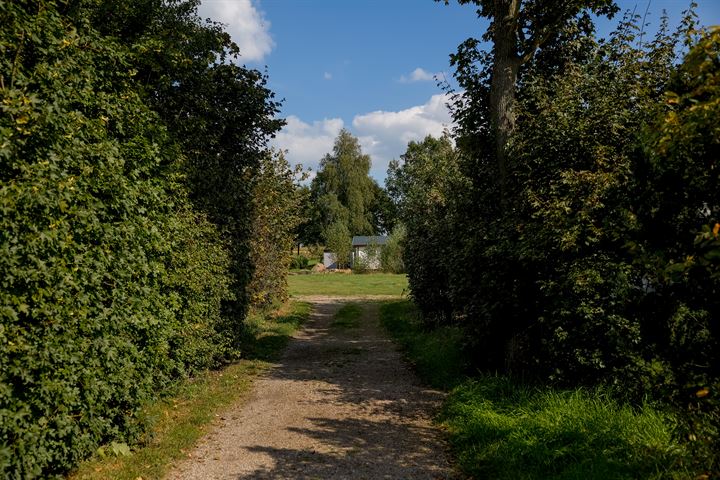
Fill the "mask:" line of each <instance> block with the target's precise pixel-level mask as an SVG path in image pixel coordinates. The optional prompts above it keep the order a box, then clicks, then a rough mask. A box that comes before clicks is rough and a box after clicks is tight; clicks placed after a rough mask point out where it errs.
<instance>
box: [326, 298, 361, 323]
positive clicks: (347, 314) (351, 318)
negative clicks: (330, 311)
mask: <svg viewBox="0 0 720 480" xmlns="http://www.w3.org/2000/svg"><path fill="white" fill-rule="evenodd" d="M361 316H362V307H361V306H360V305H358V304H357V303H347V304H345V305H343V306H342V307H341V308H340V310H338V311H337V313H335V317H334V318H333V323H332V326H333V327H336V328H357V327H359V326H360V317H361Z"/></svg>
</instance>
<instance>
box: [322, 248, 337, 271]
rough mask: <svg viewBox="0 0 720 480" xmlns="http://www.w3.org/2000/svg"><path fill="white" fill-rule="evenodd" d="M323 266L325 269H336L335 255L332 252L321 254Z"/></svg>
mask: <svg viewBox="0 0 720 480" xmlns="http://www.w3.org/2000/svg"><path fill="white" fill-rule="evenodd" d="M323 265H325V268H329V269H333V268H337V255H335V253H333V252H323Z"/></svg>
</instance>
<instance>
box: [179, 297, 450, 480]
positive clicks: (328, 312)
mask: <svg viewBox="0 0 720 480" xmlns="http://www.w3.org/2000/svg"><path fill="white" fill-rule="evenodd" d="M312 302H313V305H314V308H313V314H312V315H311V317H310V320H309V322H308V324H307V325H306V327H305V328H304V329H303V330H302V331H300V332H298V334H297V335H296V336H295V338H294V339H293V340H292V341H291V342H290V344H289V346H288V348H287V349H286V351H285V354H284V356H283V358H282V360H281V361H280V363H279V364H278V365H277V366H276V367H275V368H274V369H273V370H272V371H271V372H270V373H268V374H267V375H265V376H264V377H262V378H260V379H258V380H257V381H256V383H255V386H254V390H253V393H252V395H251V397H250V398H249V399H248V400H247V401H246V402H244V403H243V404H241V405H238V406H237V407H234V408H233V409H231V410H230V411H228V412H226V413H225V414H224V416H223V417H221V418H220V419H219V421H218V422H217V424H216V425H215V426H214V427H213V430H212V431H211V433H210V434H209V435H208V436H207V437H206V438H205V439H203V440H202V441H201V442H200V444H199V445H198V447H197V448H196V449H195V451H193V452H192V453H191V454H190V455H189V457H188V459H187V460H185V461H184V462H183V463H181V464H180V465H177V466H176V468H175V469H174V470H173V471H172V472H171V473H170V475H169V476H168V478H170V479H183V480H185V479H301V480H310V479H372V480H374V479H449V478H454V477H453V472H452V469H451V467H450V465H449V461H448V455H447V452H446V446H445V444H444V443H443V441H442V438H441V434H440V433H439V432H438V431H437V430H436V429H435V427H433V425H432V423H431V420H430V418H431V415H432V412H434V411H436V409H437V407H438V406H439V403H440V401H441V400H442V394H441V393H440V392H436V391H433V390H429V389H426V388H423V387H422V386H420V384H419V383H418V381H417V379H416V378H415V376H414V375H413V374H412V373H411V372H410V371H409V370H408V368H407V366H406V365H405V363H404V362H403V360H402V358H401V356H400V354H399V353H398V352H397V351H396V350H395V348H394V346H393V344H392V343H391V342H390V341H389V340H388V339H387V337H386V335H385V334H384V332H382V329H381V327H380V325H379V320H378V305H377V303H371V302H364V303H362V306H363V318H362V319H361V322H360V326H359V327H358V328H339V327H334V326H332V321H333V315H334V314H335V312H336V311H337V310H338V309H339V308H340V307H341V306H342V305H343V304H344V303H346V300H342V299H332V298H322V297H313V298H312Z"/></svg>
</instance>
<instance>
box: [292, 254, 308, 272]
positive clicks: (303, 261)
mask: <svg viewBox="0 0 720 480" xmlns="http://www.w3.org/2000/svg"><path fill="white" fill-rule="evenodd" d="M309 265H310V260H309V259H308V258H307V257H306V256H304V255H296V256H294V257H293V258H292V261H291V262H290V268H292V269H295V270H303V269H306V268H308V266H309Z"/></svg>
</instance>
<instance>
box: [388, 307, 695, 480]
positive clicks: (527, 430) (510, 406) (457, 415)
mask: <svg viewBox="0 0 720 480" xmlns="http://www.w3.org/2000/svg"><path fill="white" fill-rule="evenodd" d="M418 318H419V317H418V312H417V310H416V309H415V307H414V306H413V305H412V304H411V303H410V302H407V301H402V302H392V303H386V304H384V305H383V306H382V307H381V319H382V322H383V325H384V326H385V327H386V329H387V330H388V331H389V332H390V334H391V335H392V336H393V338H395V339H396V341H397V342H398V343H400V345H401V346H402V347H403V348H404V350H405V352H406V355H407V356H408V357H409V359H410V360H411V361H412V362H413V363H414V364H415V366H416V367H417V371H418V374H419V375H420V376H421V377H422V378H423V380H424V381H425V382H427V383H429V384H431V385H434V386H439V387H446V388H447V387H452V389H451V390H450V393H449V395H448V397H447V399H446V402H445V405H444V407H443V410H442V413H441V415H440V417H439V421H440V422H441V424H442V425H443V426H444V427H445V428H446V430H447V431H448V433H449V437H450V442H451V445H452V447H453V450H454V452H455V455H456V457H457V460H458V464H459V466H460V468H461V469H462V470H463V471H464V472H465V473H466V474H468V475H471V476H473V477H475V478H493V479H499V480H502V479H513V480H516V479H589V480H592V479H598V480H599V479H626V478H627V479H634V478H644V479H653V478H656V479H660V478H689V477H690V478H691V476H690V475H689V472H688V471H686V470H684V469H683V468H682V467H681V465H682V462H683V459H684V458H687V452H686V451H685V449H684V447H683V446H682V445H681V444H679V443H678V442H677V441H676V439H675V437H674V435H673V428H674V426H675V419H674V418H673V417H672V416H671V415H669V414H666V413H664V412H662V411H660V410H657V409H655V408H653V407H651V406H644V407H641V408H631V407H629V406H627V405H624V404H622V403H619V402H618V401H616V400H615V399H614V398H612V396H611V395H610V394H609V392H608V391H607V390H603V389H601V388H595V389H576V390H559V389H555V388H552V387H547V386H544V387H538V386H527V385H522V384H520V383H517V382H515V381H513V380H511V379H509V378H507V377H503V376H489V375H477V376H475V377H474V378H469V377H467V376H466V375H464V374H463V372H464V371H465V369H464V366H465V365H464V362H463V358H462V356H461V355H460V354H459V353H458V352H460V351H461V348H460V347H461V343H460V342H461V340H462V337H461V335H460V332H459V331H456V330H453V329H448V328H447V327H445V328H441V329H438V330H434V331H427V330H423V327H422V324H421V323H420V322H419V320H418Z"/></svg>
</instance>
